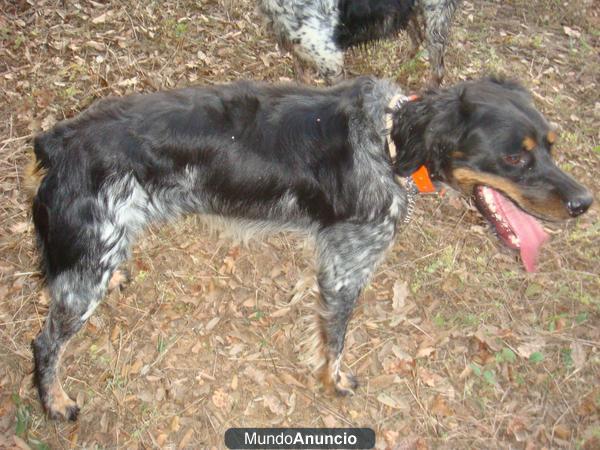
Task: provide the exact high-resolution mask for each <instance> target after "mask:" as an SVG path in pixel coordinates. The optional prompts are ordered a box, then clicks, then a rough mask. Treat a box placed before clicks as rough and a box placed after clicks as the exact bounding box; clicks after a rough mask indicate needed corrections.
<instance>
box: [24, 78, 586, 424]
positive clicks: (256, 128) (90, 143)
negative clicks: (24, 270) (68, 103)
mask: <svg viewBox="0 0 600 450" xmlns="http://www.w3.org/2000/svg"><path fill="white" fill-rule="evenodd" d="M555 139H556V136H555V134H554V133H553V132H552V131H551V130H550V128H549V126H548V124H547V122H546V120H545V119H544V118H543V117H542V115H541V114H540V113H539V112H538V111H537V110H536V109H535V108H534V106H533V104H532V102H531V99H530V97H529V96H528V94H527V92H526V91H525V90H524V89H523V88H521V87H520V86H519V85H517V84H515V83H511V82H505V81H498V80H494V79H485V80H481V81H473V82H465V83H462V84H459V85H456V86H455V87H452V88H448V89H445V90H439V91H429V92H426V93H424V94H423V96H422V97H420V98H417V99H414V100H409V99H408V98H407V97H404V95H403V93H402V91H401V90H400V88H399V87H398V86H396V85H394V84H392V83H390V82H388V81H384V80H378V79H374V78H359V79H357V80H355V81H350V82H345V83H341V84H339V85H337V86H335V87H330V88H322V89H317V88H308V87H302V86H297V85H268V84H261V83H253V82H238V83H234V84H230V85H223V86H214V87H195V88H188V89H181V90H175V91H170V92H158V93H153V94H148V95H131V96H127V97H123V98H109V99H105V100H101V101H99V102H97V103H95V104H94V105H93V106H92V107H90V108H89V109H88V110H87V111H85V112H83V113H82V114H80V115H79V116H78V117H75V118H74V119H71V120H66V121H63V122H61V123H59V124H57V125H56V126H55V127H54V128H53V129H52V130H50V131H47V132H45V133H42V134H40V135H39V136H37V137H36V139H35V143H34V144H35V145H34V151H35V157H36V160H35V161H34V164H33V166H32V172H31V174H30V176H32V177H34V180H33V181H37V183H38V184H37V185H36V190H35V194H34V199H33V220H34V223H35V229H36V232H37V236H38V243H39V246H40V248H41V251H42V256H43V262H44V269H45V275H46V279H47V283H48V284H47V285H48V289H49V292H50V296H51V306H50V311H49V314H48V317H47V319H46V321H45V324H44V326H43V329H42V330H41V332H40V334H39V335H38V336H37V338H36V339H35V340H34V342H33V353H34V358H35V373H34V376H35V377H34V379H35V383H36V386H37V389H38V392H39V395H40V398H41V401H42V404H43V406H44V408H45V410H46V411H47V412H48V414H49V415H50V417H53V418H60V417H62V418H67V419H75V418H76V417H77V414H78V407H77V405H76V404H75V402H74V401H72V400H71V399H70V398H69V397H68V396H67V394H66V393H65V392H64V390H63V388H62V387H61V384H60V381H59V376H58V369H59V364H60V356H61V354H62V352H63V350H64V348H65V346H66V344H67V343H68V341H69V339H70V338H71V337H72V336H73V335H74V334H75V333H76V332H77V331H78V330H79V329H80V328H81V327H82V325H83V324H84V323H85V321H86V320H87V319H88V318H89V317H90V315H91V314H92V313H93V312H94V309H95V308H96V307H97V306H98V304H99V302H100V301H101V299H102V298H103V296H104V295H105V293H106V291H107V289H108V286H109V282H110V280H111V278H113V277H114V276H115V274H117V273H118V268H119V266H120V265H121V264H122V263H123V262H124V261H125V260H126V259H127V257H128V255H129V248H130V246H131V244H132V242H133V240H134V239H135V238H136V236H137V235H138V234H139V233H140V232H141V231H142V230H143V229H144V227H145V226H146V225H147V224H148V223H150V222H155V221H167V220H173V219H175V218H177V217H179V216H182V215H185V214H192V213H195V214H203V215H207V216H210V215H213V216H214V215H217V216H219V217H221V218H224V219H227V220H231V221H233V222H242V223H243V224H256V223H259V224H267V225H269V226H271V227H274V228H283V229H285V228H291V229H297V230H303V231H305V232H307V233H308V234H310V235H312V236H313V237H314V238H315V241H316V248H317V266H318V267H317V273H318V284H319V288H320V294H321V301H320V307H319V308H318V313H317V325H318V330H319V332H318V338H319V341H320V346H319V350H318V354H319V356H320V364H319V367H320V373H321V376H322V380H323V382H324V384H325V385H326V386H328V387H329V388H331V389H333V390H335V391H337V392H339V393H347V392H350V391H351V390H352V389H353V388H354V387H355V386H356V382H355V381H354V378H353V377H352V376H350V375H346V374H345V373H344V372H342V370H341V368H340V365H341V360H342V359H341V358H342V350H343V347H344V337H345V333H346V327H347V325H348V320H349V319H350V316H351V313H352V310H353V308H354V305H355V303H356V301H357V299H358V297H359V295H360V293H361V291H362V289H363V288H364V286H365V284H366V283H367V281H368V279H369V277H370V275H371V274H372V273H373V269H374V268H375V266H376V265H377V263H378V262H380V261H381V259H382V258H383V256H384V254H385V252H386V250H387V249H388V247H389V246H390V244H391V243H392V240H393V238H394V235H395V233H396V226H397V224H398V223H403V222H405V221H406V220H407V219H408V216H409V215H410V209H411V205H412V196H413V195H414V192H413V187H412V184H411V183H407V184H406V185H404V184H403V183H399V182H397V177H398V176H400V177H404V176H407V175H410V174H412V173H413V172H414V171H415V170H416V169H417V168H419V167H420V166H422V165H425V166H426V167H427V168H428V170H429V172H430V173H431V174H432V176H434V177H436V178H438V179H441V180H444V181H446V182H448V183H450V184H451V185H453V186H455V187H457V188H458V189H460V190H461V191H463V192H464V193H465V194H466V195H468V196H472V195H474V196H476V197H477V198H478V203H479V204H480V206H481V211H482V212H483V213H484V215H486V217H488V218H489V219H490V220H491V221H492V223H493V225H494V226H495V227H496V229H497V230H498V232H499V234H500V236H501V237H502V238H503V240H505V241H506V242H507V243H508V244H509V245H511V246H513V247H516V248H520V249H521V253H522V255H523V258H524V261H525V260H526V259H528V258H529V259H531V258H533V259H535V255H536V253H537V249H538V247H539V245H540V243H541V242H542V241H543V240H544V235H543V230H541V227H540V225H539V224H538V222H537V221H535V220H534V219H533V218H532V217H531V214H533V215H536V216H539V217H542V218H547V219H565V218H569V217H574V216H577V215H579V214H582V213H583V212H585V211H586V210H587V209H588V207H589V205H590V203H591V201H592V199H591V196H590V194H589V192H588V191H587V190H586V189H585V188H584V187H583V186H581V185H580V184H578V183H577V182H576V181H574V180H573V179H572V178H571V177H569V176H568V175H567V174H565V173H564V172H562V171H561V170H560V169H559V168H558V167H557V166H556V165H555V164H554V163H553V162H552V160H551V155H550V149H551V146H552V144H553V142H554V140H555ZM515 205H518V206H515ZM525 211H527V213H526V212H525Z"/></svg>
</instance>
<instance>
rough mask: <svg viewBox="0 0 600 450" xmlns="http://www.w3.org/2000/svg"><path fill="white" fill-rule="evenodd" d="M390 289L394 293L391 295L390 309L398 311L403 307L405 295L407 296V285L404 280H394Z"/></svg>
mask: <svg viewBox="0 0 600 450" xmlns="http://www.w3.org/2000/svg"><path fill="white" fill-rule="evenodd" d="M392 291H393V293H394V296H393V297H392V309H393V310H394V311H396V312H399V311H400V310H401V309H402V308H403V307H404V304H405V303H406V297H408V285H407V284H406V281H399V280H396V281H395V282H394V287H393V288H392Z"/></svg>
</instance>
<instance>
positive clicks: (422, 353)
mask: <svg viewBox="0 0 600 450" xmlns="http://www.w3.org/2000/svg"><path fill="white" fill-rule="evenodd" d="M433 352H435V348H433V347H423V348H419V350H417V355H416V358H424V357H426V356H429V355H431V354H432V353H433Z"/></svg>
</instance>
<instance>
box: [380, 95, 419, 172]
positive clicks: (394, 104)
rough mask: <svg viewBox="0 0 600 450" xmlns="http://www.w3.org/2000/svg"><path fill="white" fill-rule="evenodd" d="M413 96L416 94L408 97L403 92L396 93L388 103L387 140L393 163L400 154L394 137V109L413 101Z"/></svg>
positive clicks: (386, 119) (386, 116)
mask: <svg viewBox="0 0 600 450" xmlns="http://www.w3.org/2000/svg"><path fill="white" fill-rule="evenodd" d="M413 97H414V96H411V97H407V96H406V95H403V94H396V95H394V96H393V97H392V99H391V100H390V102H389V103H388V107H387V112H386V114H385V130H386V131H385V138H386V140H387V147H388V153H389V155H390V159H391V160H392V164H394V163H395V162H396V156H398V151H397V149H396V144H395V143H394V140H393V139H392V127H393V126H394V111H397V110H398V109H400V108H401V107H402V105H403V104H404V103H406V102H408V101H411V99H413V100H414V98H413Z"/></svg>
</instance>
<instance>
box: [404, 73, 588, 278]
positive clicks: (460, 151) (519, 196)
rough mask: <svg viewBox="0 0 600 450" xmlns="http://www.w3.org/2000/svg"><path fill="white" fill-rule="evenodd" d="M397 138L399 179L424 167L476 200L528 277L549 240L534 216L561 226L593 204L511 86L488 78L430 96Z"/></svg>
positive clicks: (411, 109) (410, 109)
mask: <svg viewBox="0 0 600 450" xmlns="http://www.w3.org/2000/svg"><path fill="white" fill-rule="evenodd" d="M392 139H393V140H394V143H395V144H396V148H397V151H398V159H397V162H396V170H397V172H398V173H399V174H400V175H404V176H406V175H408V174H410V173H412V172H413V171H414V170H416V169H417V168H418V167H419V166H420V165H421V164H425V165H426V166H427V167H428V169H429V171H430V172H431V173H432V174H433V176H434V177H436V178H438V179H441V180H442V181H445V182H446V183H448V184H450V185H451V186H453V187H455V188H457V189H458V190H460V191H461V192H463V193H464V194H466V195H468V196H473V197H474V198H475V203H476V205H477V206H478V209H479V210H480V211H481V213H482V214H483V215H484V216H485V217H486V218H487V219H488V221H489V222H490V223H491V224H492V225H493V226H494V227H495V229H496V231H497V232H498V235H499V236H500V237H501V238H502V240H503V241H504V242H505V243H506V244H507V245H508V246H510V247H512V248H518V249H521V255H522V256H523V261H524V263H525V266H526V268H527V269H528V270H533V267H534V265H535V259H536V255H537V251H538V249H539V246H540V245H541V244H542V243H543V241H544V240H545V239H546V234H545V232H544V231H543V229H542V227H541V226H540V225H539V224H538V222H537V221H536V220H535V219H534V218H533V216H535V217H538V218H541V219H545V220H563V219H567V218H570V217H576V216H578V215H580V214H583V213H584V212H585V211H587V209H588V208H589V206H590V205H591V203H592V195H591V194H590V192H589V191H588V190H587V189H586V188H585V187H584V186H582V185H581V184H579V183H578V182H576V181H575V180H574V179H573V178H571V177H570V176H569V175H568V174H566V173H565V172H563V171H562V170H561V169H559V168H558V167H557V166H556V164H555V163H554V162H553V161H552V149H553V146H554V144H555V142H556V140H557V135H556V133H555V132H554V131H553V130H552V129H551V127H550V126H549V125H548V122H547V121H546V120H545V119H544V117H543V116H542V114H541V113H540V112H539V111H537V110H536V109H535V107H534V105H533V102H532V100H531V97H530V96H529V94H528V92H527V91H526V90H525V89H524V88H523V87H521V86H520V85H518V84H516V83H514V82H509V81H503V80H497V79H484V80H481V81H473V82H466V83H463V84H460V85H457V86H455V87H453V88H450V89H447V90H442V91H437V92H430V93H428V94H426V95H424V96H423V97H422V98H421V99H420V100H417V101H414V102H410V103H407V104H405V105H404V106H403V107H402V108H401V109H400V110H399V111H398V112H397V114H395V116H394V127H393V130H392ZM515 205H516V207H515Z"/></svg>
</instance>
